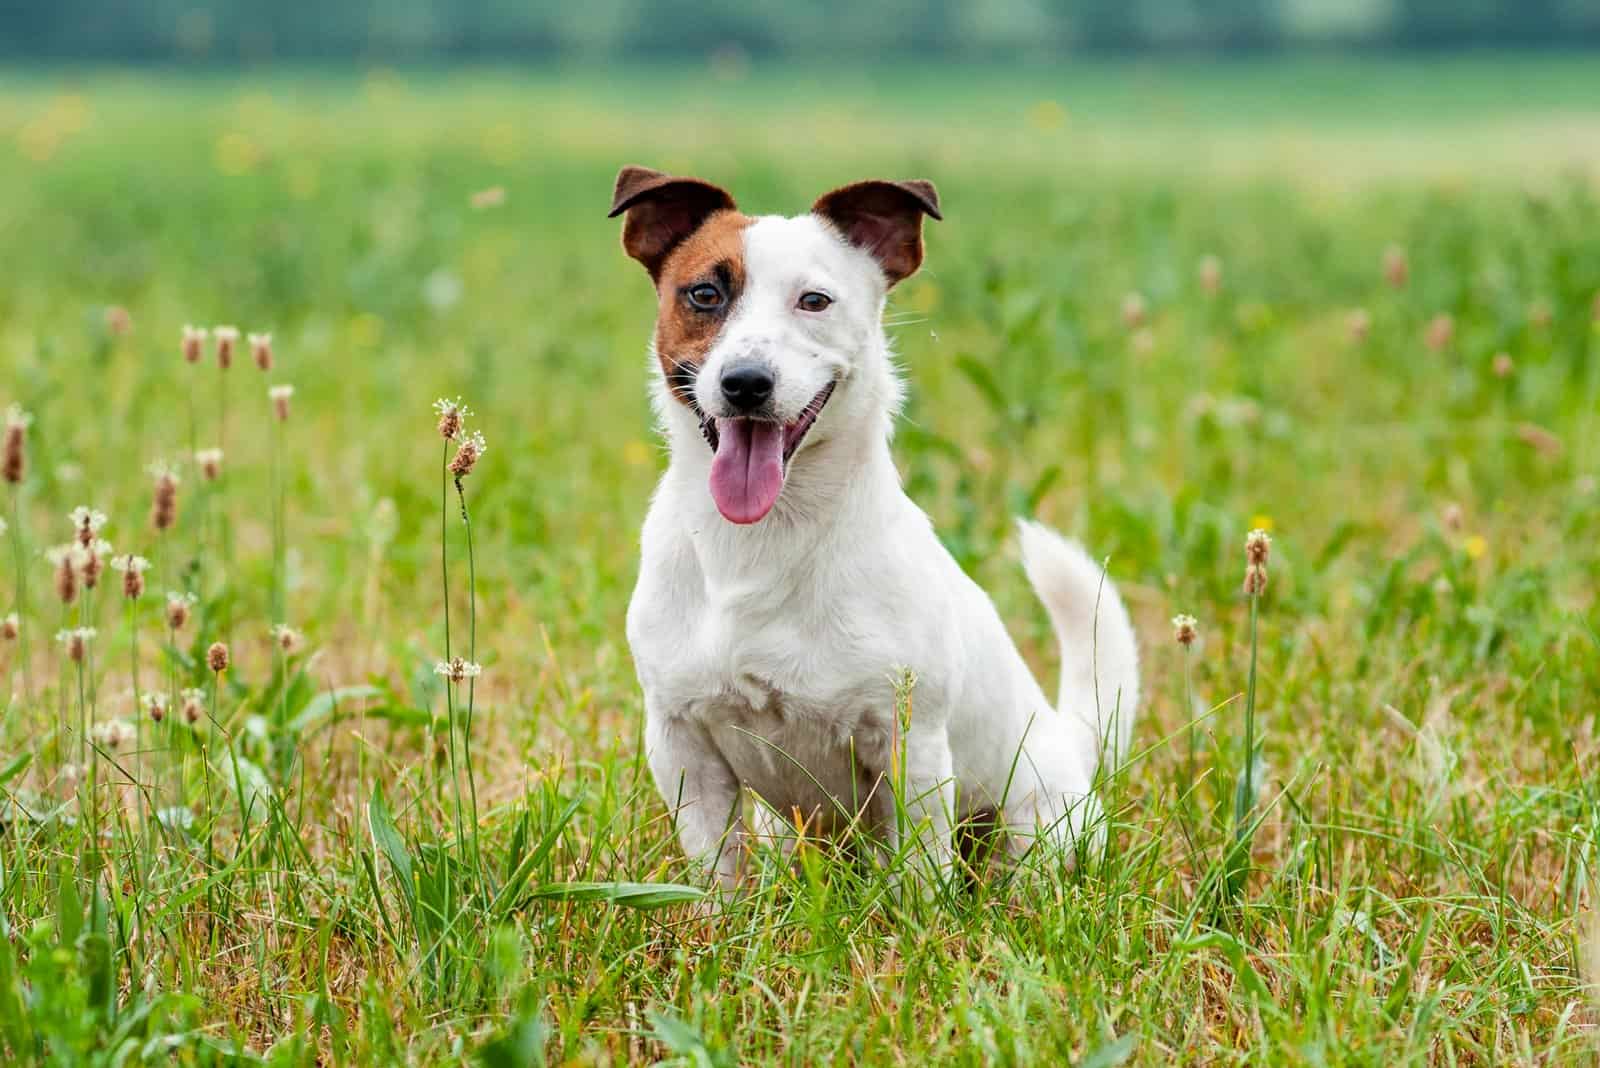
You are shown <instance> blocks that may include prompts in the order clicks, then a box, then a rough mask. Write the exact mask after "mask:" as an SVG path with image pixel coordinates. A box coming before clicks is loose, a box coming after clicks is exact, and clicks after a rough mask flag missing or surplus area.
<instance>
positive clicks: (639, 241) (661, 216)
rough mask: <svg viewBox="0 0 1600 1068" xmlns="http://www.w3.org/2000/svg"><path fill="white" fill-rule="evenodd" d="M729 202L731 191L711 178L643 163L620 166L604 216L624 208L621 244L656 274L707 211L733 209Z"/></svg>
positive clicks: (629, 253)
mask: <svg viewBox="0 0 1600 1068" xmlns="http://www.w3.org/2000/svg"><path fill="white" fill-rule="evenodd" d="M734 206H735V205H734V203H733V197H731V196H729V195H728V192H727V191H726V190H724V189H720V188H718V187H717V186H714V185H712V184H711V183H710V182H702V181H701V180H700V179H698V178H674V177H673V176H672V175H670V174H662V173H661V172H660V171H653V170H651V169H650V168H648V167H624V168H622V170H620V171H618V172H617V188H616V191H615V192H614V193H613V194H612V196H611V212H610V214H609V215H607V216H606V218H608V219H614V218H616V217H617V216H618V215H621V214H622V213H623V212H627V213H628V218H627V220H626V221H625V222H624V223H623V224H622V247H623V248H624V249H625V250H626V251H627V253H628V255H630V256H632V257H633V258H634V259H636V260H638V261H639V262H640V263H642V264H644V267H645V270H647V271H649V272H650V277H651V278H655V277H656V276H657V275H659V274H660V273H661V264H662V263H663V261H665V260H666V258H667V254H668V253H669V252H671V251H672V250H673V249H674V248H676V247H677V245H678V242H680V241H682V240H683V239H684V238H686V237H688V236H689V235H690V234H692V233H694V232H695V231H696V230H698V229H699V228H700V224H701V223H703V222H705V221H706V217H707V216H709V215H712V214H714V213H716V212H719V211H732V210H733V209H734Z"/></svg>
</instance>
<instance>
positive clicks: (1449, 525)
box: [1439, 501, 1465, 534]
mask: <svg viewBox="0 0 1600 1068" xmlns="http://www.w3.org/2000/svg"><path fill="white" fill-rule="evenodd" d="M1464 520H1465V513H1464V512H1463V511H1462V509H1461V505H1459V504H1457V503H1456V502H1455V501H1451V502H1450V503H1448V504H1446V505H1445V506H1444V508H1443V509H1442V510H1441V511H1440V512H1439V521H1440V522H1441V523H1443V524H1444V529H1446V530H1448V531H1449V532H1450V533H1452V534H1459V533H1460V532H1461V526H1462V523H1463V521H1464Z"/></svg>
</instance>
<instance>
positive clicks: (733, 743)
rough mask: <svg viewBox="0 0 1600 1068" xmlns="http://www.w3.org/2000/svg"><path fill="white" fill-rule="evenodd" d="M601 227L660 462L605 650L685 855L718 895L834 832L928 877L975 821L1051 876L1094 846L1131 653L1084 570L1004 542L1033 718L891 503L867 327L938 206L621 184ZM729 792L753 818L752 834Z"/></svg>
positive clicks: (1089, 567)
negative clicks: (640, 348)
mask: <svg viewBox="0 0 1600 1068" xmlns="http://www.w3.org/2000/svg"><path fill="white" fill-rule="evenodd" d="M624 213H626V219H625V221H624V223H623V228H622V245H623V248H624V249H625V250H626V251H627V253H628V255H629V256H632V257H633V258H634V259H636V260H638V261H639V262H640V263H641V264H643V265H644V267H645V269H646V270H647V271H649V272H650V278H651V280H652V281H653V282H654V283H655V289H656V297H657V312H656V325H655V337H654V340H653V344H652V346H651V348H652V351H653V355H654V357H655V360H654V363H655V365H656V371H655V373H654V389H653V393H654V397H655V402H656V408H657V411H658V415H659V419H660V423H661V427H662V430H663V432H664V433H665V435H666V438H667V441H668V443H669V445H670V450H671V459H670V462H669V463H668V465H667V470H666V473H665V474H664V475H663V476H662V478H661V482H660V485H659V486H658V487H657V489H656V493H655V498H654V500H653V501H652V502H651V505H650V512H649V515H648V516H647V517H646V519H645V523H644V532H643V535H642V538H641V550H642V555H643V560H642V562H641V565H640V570H639V583H638V586H637V587H636V588H635V590H634V593H633V600H632V603H631V604H630V605H629V607H628V643H629V645H630V646H631V647H632V650H633V658H634V662H635V664H636V666H637V669H638V674H639V682H640V684H641V685H642V686H643V689H644V701H645V715H646V726H645V747H646V751H647V757H648V759H649V762H650V769H651V772H652V773H653V774H654V776H655V780H656V786H657V788H658V789H659V790H660V791H661V796H662V797H663V799H664V800H665V801H666V803H667V806H668V807H669V809H671V810H672V812H673V814H674V816H675V817H676V820H677V829H678V835H679V839H680V841H681V843H682V846H683V849H684V851H685V852H686V853H687V854H688V855H689V857H690V858H691V859H692V860H695V861H698V862H700V863H702V864H704V865H705V866H706V867H707V868H708V869H709V871H710V872H711V873H713V874H714V875H715V877H716V880H717V882H718V883H719V884H720V885H721V886H722V887H724V888H731V887H734V886H736V885H737V884H738V882H739V880H740V877H741V870H742V867H743V864H744V858H745V855H746V853H747V852H748V851H749V847H750V846H751V845H752V844H753V843H752V839H754V838H756V837H764V836H768V835H772V836H775V837H778V836H784V835H788V836H790V841H791V842H792V840H793V838H792V836H793V835H794V834H795V831H796V828H797V827H798V828H803V829H804V831H805V832H807V833H821V834H838V833H840V832H843V831H845V830H846V829H848V828H850V827H852V826H854V827H859V828H861V829H862V830H864V831H866V832H867V833H868V834H870V835H871V836H872V837H873V839H874V840H875V841H876V842H878V843H879V844H880V847H882V848H886V849H888V850H891V851H893V850H895V849H897V848H899V847H900V846H901V845H902V844H909V845H914V846H916V847H917V855H919V856H922V857H925V858H928V860H930V861H931V868H924V869H923V870H924V871H926V872H927V873H928V874H931V875H939V874H943V873H945V872H947V870H948V866H949V865H950V864H951V863H952V861H953V860H954V858H955V856H956V849H955V846H954V844H953V842H954V831H955V829H956V828H957V826H958V825H960V824H961V823H963V822H964V821H967V820H974V821H979V820H981V821H985V822H987V823H988V824H989V825H990V826H993V827H996V828H998V829H999V830H1000V831H1001V832H1002V833H1003V835H1004V840H1005V845H1006V849H1007V851H1008V852H1009V853H1010V854H1011V855H1012V856H1020V855H1021V854H1022V853H1023V852H1025V851H1027V850H1028V849H1029V848H1030V847H1033V846H1034V845H1035V844H1038V845H1040V846H1053V847H1057V848H1059V849H1060V850H1061V851H1062V853H1063V854H1065V856H1066V860H1067V861H1068V862H1069V863H1070V861H1071V856H1072V853H1073V846H1074V843H1075V842H1076V841H1078V840H1079V839H1080V838H1081V837H1083V836H1085V835H1089V836H1091V838H1093V837H1098V835H1099V834H1100V833H1101V832H1100V831H1099V826H1100V822H1101V820H1100V812H1099V807H1098V803H1097V802H1096V799H1095V796H1094V792H1093V791H1094V779H1095V774H1096V770H1097V767H1098V766H1099V764H1100V761H1101V760H1102V758H1103V759H1105V760H1106V762H1107V763H1108V765H1110V766H1115V764H1116V762H1117V760H1118V759H1119V758H1120V756H1121V754H1122V752H1123V750H1124V749H1125V747H1126V745H1127V741H1128V735H1129V731H1130V728H1131V726H1132V722H1133V714H1134V710H1135V707H1136V705H1137V702H1138V685H1139V679H1138V663H1137V657H1138V652H1137V647H1136V644H1135V639H1134V632H1133V628H1132V626H1131V624H1130V623H1129V620H1128V613H1127V611H1126V609H1125V608H1124V607H1123V604H1122V601H1121V599H1120V598H1119V597H1118V596H1117V593H1116V591H1115V589H1114V588H1113V587H1112V585H1111V583H1110V582H1109V581H1107V580H1106V578H1105V575H1104V573H1103V571H1102V569H1101V567H1100V566H1099V565H1097V564H1096V563H1095V562H1094V561H1093V560H1091V559H1090V558H1089V556H1088V555H1087V554H1086V553H1085V552H1084V551H1083V550H1082V549H1081V548H1079V547H1078V546H1077V545H1075V544H1074V543H1071V542H1068V541H1066V540H1065V539H1063V538H1062V537H1061V536H1060V535H1058V534H1056V533H1054V532H1053V531H1051V530H1049V529H1047V528H1045V527H1043V526H1039V525H1037V524H1035V523H1030V522H1026V521H1022V522H1020V530H1021V543H1022V558H1023V566H1024V567H1025V569H1026V571H1027V574H1028V578H1029V580H1030V581H1031V582H1032V584H1033V587H1034V590H1035V592H1036V593H1037V594H1038V596H1039V598H1040V599H1041V600H1042V601H1043V602H1044V604H1045V606H1046V608H1047V609H1048V610H1049V614H1050V617H1051V621H1052V623H1053V624H1054V627H1055V631H1056V635H1057V638H1058V639H1059V641H1060V644H1061V659H1062V671H1061V692H1060V696H1059V698H1058V699H1057V702H1056V706H1055V707H1054V708H1052V707H1051V706H1050V702H1049V701H1048V700H1047V699H1046V697H1045V695H1044V694H1043V692H1041V690H1040V688H1039V685H1038V683H1037V682H1035V681H1034V678H1033V675H1032V674H1031V673H1030V671H1029V670H1028V666H1027V664H1026V663H1025V662H1024V661H1023V659H1022V656H1021V654H1019V653H1018V651H1017V648H1016V646H1015V645H1014V644H1012V642H1011V639H1010V637H1009V636H1008V635H1007V634H1006V630H1005V626H1004V625H1003V624H1002V623H1001V621H1000V617H999V614H998V613H997V612H996V611H995V607H994V605H993V603H992V602H991V601H990V600H989V598H988V596H987V595H986V594H985V593H984V592H983V590H982V589H980V588H979V587H978V585H977V584H976V583H974V582H973V581H972V579H971V578H969V577H968V576H967V575H966V573H965V572H963V571H962V570H961V568H960V566H959V565H957V563H956V562H955V559H954V558H953V557H951V555H950V553H949V552H948V551H947V550H946V549H945V547H944V546H943V545H942V544H941V543H940V542H939V539H938V537H936V536H935V534H934V532H933V527H932V525H931V523H930V522H929V520H928V517H927V515H926V514H924V513H923V511H922V510H921V509H920V508H918V507H917V506H916V505H915V504H913V503H912V501H911V499H910V498H909V497H907V496H906V494H905V492H904V491H903V490H902V489H901V486H900V478H899V474H898V472H897V471H896V469H895V465H894V460H893V457H892V456H891V455H890V452H889V439H890V435H891V432H892V430H893V423H894V418H895V415H896V413H897V411H898V409H899V406H900V400H901V392H902V391H901V384H900V380H899V377H898V374H897V371H896V368H895V366H894V363H893V360H892V358H891V354H890V351H889V342H888V339H887V338H886V337H885V336H884V331H883V325H882V315H883V309H884V301H885V298H886V296H887V294H888V291H889V289H890V288H891V287H892V286H894V285H895V283H897V282H899V281H901V280H902V279H904V278H906V277H908V276H910V275H911V274H912V273H913V272H915V271H916V270H917V267H918V266H919V265H920V264H921V262H922V217H923V216H924V215H927V216H930V217H932V218H934V219H938V218H941V216H940V214H939V197H938V194H937V192H935V190H934V187H933V185H932V184H931V183H929V182H925V181H905V182H884V181H867V182H857V183H855V184H853V185H847V186H844V187H843V188H841V189H835V190H834V191H833V192H831V193H828V194H827V195H825V196H823V197H822V198H821V199H820V200H818V201H817V202H816V203H815V204H813V205H812V207H811V211H810V213H809V214H806V215H800V216H796V217H794V218H786V217H783V216H776V215H765V216H756V217H752V216H749V215H744V214H741V213H740V212H739V210H738V209H737V208H736V207H735V205H734V201H733V198H732V197H731V196H730V195H728V193H727V192H725V191H724V190H722V189H720V188H718V187H717V186H715V185H712V184H710V183H709V182H704V181H701V180H699V179H696V178H679V177H672V176H669V175H666V174H661V173H659V172H657V171H653V170H649V169H646V168H643V167H624V168H623V169H622V171H621V173H620V174H618V175H617V184H616V191H615V195H614V197H613V199H612V202H611V216H612V217H615V216H617V215H622V214H624ZM911 679H914V682H913V683H912V685H911V690H910V693H909V694H907V693H906V692H904V691H905V683H906V680H911ZM1102 750H1104V752H1102ZM744 788H749V789H750V790H751V791H753V792H754V793H755V794H756V795H758V797H759V798H760V800H761V801H762V802H763V803H764V804H761V805H757V806H755V807H754V811H753V812H752V813H750V814H747V813H746V812H745V808H746V805H745V804H744V801H745V795H744ZM791 820H792V822H790V821H791ZM912 836H914V837H912ZM907 837H911V841H910V842H903V839H905V838H907Z"/></svg>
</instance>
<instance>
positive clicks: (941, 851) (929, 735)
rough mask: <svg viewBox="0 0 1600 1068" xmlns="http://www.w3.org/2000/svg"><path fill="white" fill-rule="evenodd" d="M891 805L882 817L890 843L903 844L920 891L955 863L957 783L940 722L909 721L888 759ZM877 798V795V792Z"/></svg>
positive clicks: (941, 879) (931, 888) (893, 845)
mask: <svg viewBox="0 0 1600 1068" xmlns="http://www.w3.org/2000/svg"><path fill="white" fill-rule="evenodd" d="M890 783H892V784H893V789H892V790H891V791H886V794H887V796H886V797H885V798H884V801H885V802H887V803H888V804H890V805H892V812H890V813H886V814H885V815H888V816H889V817H890V818H888V819H887V820H886V821H881V825H882V826H883V830H884V832H885V836H886V838H887V839H888V843H889V845H890V847H891V848H892V849H895V850H898V849H899V848H900V847H901V846H902V845H903V846H905V847H907V848H906V850H905V856H904V858H903V859H904V861H905V865H906V870H907V871H908V872H910V873H911V874H912V875H913V876H914V877H915V878H916V879H917V880H918V881H919V882H920V886H919V887H918V889H919V890H920V892H921V893H922V894H923V895H924V896H928V895H931V894H932V893H933V892H934V891H935V890H936V889H937V887H938V886H940V885H941V884H943V883H944V882H946V881H948V879H949V878H950V874H951V871H952V869H953V867H954V863H955V811H956V785H955V770H954V762H953V760H952V757H951V754H950V738H949V736H948V735H947V734H946V733H945V730H944V728H943V727H937V728H934V727H922V728H919V727H917V726H915V725H913V727H912V729H911V730H910V731H909V732H908V733H907V734H906V735H905V736H904V738H903V739H902V741H901V744H900V746H899V748H898V751H897V752H896V753H895V754H894V757H893V759H892V760H891V762H890ZM875 800H876V798H875Z"/></svg>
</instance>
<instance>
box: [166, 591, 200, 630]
mask: <svg viewBox="0 0 1600 1068" xmlns="http://www.w3.org/2000/svg"><path fill="white" fill-rule="evenodd" d="M196 600H197V598H196V597H195V595H194V594H192V593H174V592H172V591H170V590H169V591H167V626H168V627H170V628H172V629H173V630H182V629H183V628H184V625H185V624H186V623H188V622H189V611H190V609H192V608H193V607H194V605H195V601H196Z"/></svg>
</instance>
